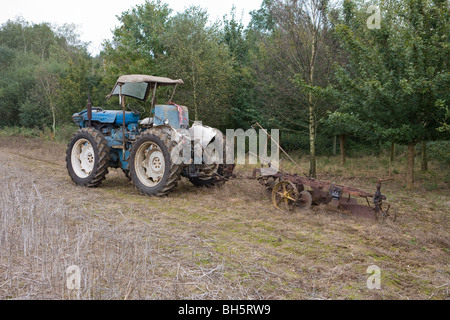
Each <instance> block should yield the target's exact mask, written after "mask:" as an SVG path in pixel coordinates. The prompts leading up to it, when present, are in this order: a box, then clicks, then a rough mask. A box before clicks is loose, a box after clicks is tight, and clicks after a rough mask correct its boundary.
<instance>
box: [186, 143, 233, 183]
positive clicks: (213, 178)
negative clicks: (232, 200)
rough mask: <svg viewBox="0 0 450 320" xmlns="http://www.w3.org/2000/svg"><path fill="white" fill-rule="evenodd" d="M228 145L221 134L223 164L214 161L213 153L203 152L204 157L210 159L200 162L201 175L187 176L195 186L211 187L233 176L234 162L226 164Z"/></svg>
mask: <svg viewBox="0 0 450 320" xmlns="http://www.w3.org/2000/svg"><path fill="white" fill-rule="evenodd" d="M227 152H230V153H231V151H228V147H227V145H226V137H225V136H223V164H217V163H214V161H213V159H214V157H215V156H216V155H215V154H211V155H208V154H204V157H205V158H206V159H211V161H210V162H211V163H210V164H202V168H201V169H200V172H201V173H202V174H204V176H203V177H189V181H190V182H191V183H192V184H193V185H194V186H196V187H207V188H212V187H215V186H222V185H223V184H224V183H225V182H226V181H227V180H228V179H230V178H231V177H232V176H233V171H234V168H235V167H236V165H235V164H227V163H226V160H227Z"/></svg>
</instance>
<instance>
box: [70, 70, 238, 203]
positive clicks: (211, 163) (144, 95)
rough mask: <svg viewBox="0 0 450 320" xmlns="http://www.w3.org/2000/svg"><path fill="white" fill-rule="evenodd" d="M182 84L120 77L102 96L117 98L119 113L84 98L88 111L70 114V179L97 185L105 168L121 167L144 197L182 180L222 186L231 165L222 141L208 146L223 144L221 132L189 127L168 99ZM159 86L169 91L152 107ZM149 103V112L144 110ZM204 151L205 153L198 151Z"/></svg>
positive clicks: (181, 111)
mask: <svg viewBox="0 0 450 320" xmlns="http://www.w3.org/2000/svg"><path fill="white" fill-rule="evenodd" d="M183 84H184V83H183V80H181V79H178V80H172V79H169V78H164V77H155V76H149V75H124V76H121V77H119V79H118V80H117V82H116V83H115V85H114V87H113V89H112V91H111V93H110V94H109V95H108V96H107V97H106V98H107V99H108V100H109V99H111V98H112V97H118V98H119V104H120V106H121V107H122V108H121V109H122V110H103V109H102V108H100V107H93V106H92V104H91V102H90V99H88V104H87V108H86V109H85V110H84V111H81V112H79V113H75V114H74V115H73V116H72V119H73V121H74V122H75V124H76V125H77V126H78V127H79V130H78V131H77V132H76V133H75V134H74V135H73V136H72V138H71V140H70V142H69V144H68V148H67V153H66V163H67V170H68V173H69V176H70V177H71V178H72V180H73V181H74V182H75V183H76V184H77V185H80V186H85V187H98V186H100V185H101V183H102V181H103V180H104V179H105V178H106V175H107V174H108V169H109V168H120V169H122V171H123V172H124V174H125V176H126V177H127V178H128V179H130V180H131V181H132V183H133V184H134V186H135V187H136V189H137V190H138V191H139V192H140V193H141V194H143V195H147V196H166V195H167V194H169V193H170V192H171V191H173V189H174V188H175V187H176V186H177V182H178V181H179V180H180V179H181V177H186V178H188V179H189V181H190V182H191V183H193V184H194V185H196V186H205V187H213V186H217V185H221V184H223V183H225V181H227V180H228V179H229V178H230V177H231V176H232V175H233V170H234V166H235V165H234V164H233V163H230V164H227V163H226V161H225V159H226V156H225V155H226V147H225V143H219V144H216V145H219V146H220V147H217V148H215V147H211V146H212V145H213V144H215V143H217V142H218V141H219V140H221V141H223V136H222V135H221V132H220V131H219V130H217V129H214V128H210V127H207V126H203V125H201V124H199V123H194V125H193V126H190V125H189V111H188V108H186V107H185V106H180V105H177V104H175V103H174V102H173V101H172V99H173V97H174V95H175V91H176V88H177V86H178V85H183ZM160 87H173V91H172V95H171V97H170V99H169V102H168V103H167V104H166V105H159V104H157V95H156V93H157V89H158V88H160ZM129 98H133V99H137V100H138V101H141V103H138V104H137V105H138V106H139V107H138V109H133V108H130V105H129V104H128V106H127V100H128V99H129ZM148 100H150V110H146V108H145V107H143V105H148V103H146V102H148ZM128 109H132V110H128ZM147 115H148V116H147ZM222 146H223V147H222ZM220 148H223V149H222V150H218V149H220ZM199 150H200V153H199ZM206 150H209V153H208V152H204V153H202V151H206ZM220 152H223V153H222V156H220ZM186 154H187V155H188V156H186ZM180 159H181V160H180Z"/></svg>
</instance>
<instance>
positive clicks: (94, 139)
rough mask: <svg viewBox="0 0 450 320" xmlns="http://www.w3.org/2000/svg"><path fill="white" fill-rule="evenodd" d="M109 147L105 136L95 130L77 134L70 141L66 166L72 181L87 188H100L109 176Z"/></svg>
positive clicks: (83, 130) (90, 129) (89, 129)
mask: <svg viewBox="0 0 450 320" xmlns="http://www.w3.org/2000/svg"><path fill="white" fill-rule="evenodd" d="M109 161H110V155H109V147H108V143H107V141H106V139H105V137H104V135H103V134H102V133H101V132H100V131H98V130H96V129H94V128H84V129H81V130H79V131H78V132H76V133H75V134H74V135H73V136H72V139H71V140H70V142H69V144H68V147H67V153H66V165H67V171H68V172H69V176H70V177H71V178H72V180H73V181H74V182H75V183H76V184H78V185H80V186H85V187H98V186H99V185H100V184H101V183H102V181H103V180H104V179H105V177H106V175H107V174H108V166H109Z"/></svg>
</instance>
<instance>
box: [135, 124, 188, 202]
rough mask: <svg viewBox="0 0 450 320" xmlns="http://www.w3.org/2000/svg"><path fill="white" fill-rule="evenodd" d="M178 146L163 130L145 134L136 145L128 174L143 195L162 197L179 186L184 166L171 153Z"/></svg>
mask: <svg viewBox="0 0 450 320" xmlns="http://www.w3.org/2000/svg"><path fill="white" fill-rule="evenodd" d="M175 145H176V143H175V142H174V141H172V139H171V137H170V135H169V134H168V133H167V132H165V131H163V130H160V131H156V130H153V131H152V133H150V132H147V133H144V134H143V135H142V136H140V137H139V138H138V139H137V140H136V142H135V143H134V144H133V149H132V150H131V154H130V161H129V164H130V172H129V174H130V177H131V180H132V181H133V184H134V186H135V187H136V189H137V190H138V191H139V192H140V193H141V194H143V195H147V196H158V197H161V196H165V195H167V194H168V193H170V192H171V191H172V190H173V189H174V188H175V187H176V186H177V182H178V180H180V178H181V169H182V168H181V166H180V165H176V164H173V162H172V159H171V156H170V155H171V152H172V149H173V148H174V147H175Z"/></svg>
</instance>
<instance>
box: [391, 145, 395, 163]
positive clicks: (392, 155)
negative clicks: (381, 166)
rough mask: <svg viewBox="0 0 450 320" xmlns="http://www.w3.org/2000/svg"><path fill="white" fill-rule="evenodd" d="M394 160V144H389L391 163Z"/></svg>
mask: <svg viewBox="0 0 450 320" xmlns="http://www.w3.org/2000/svg"><path fill="white" fill-rule="evenodd" d="M394 160H395V142H392V143H391V162H394Z"/></svg>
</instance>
